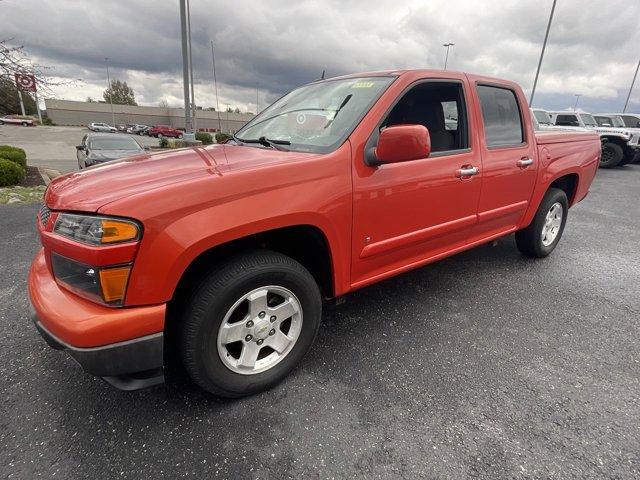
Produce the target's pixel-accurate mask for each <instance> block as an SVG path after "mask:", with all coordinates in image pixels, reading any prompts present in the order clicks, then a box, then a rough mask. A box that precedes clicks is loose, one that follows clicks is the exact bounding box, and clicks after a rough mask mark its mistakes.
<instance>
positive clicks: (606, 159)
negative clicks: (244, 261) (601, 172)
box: [600, 142, 624, 168]
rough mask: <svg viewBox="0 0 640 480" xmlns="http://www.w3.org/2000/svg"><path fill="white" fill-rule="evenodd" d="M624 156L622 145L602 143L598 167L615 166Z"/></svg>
mask: <svg viewBox="0 0 640 480" xmlns="http://www.w3.org/2000/svg"><path fill="white" fill-rule="evenodd" d="M623 157H624V151H623V150H622V147H621V146H620V145H618V144H617V143H613V142H607V143H605V144H604V145H602V156H601V157H600V168H613V167H617V166H618V165H619V164H620V162H621V161H622V159H623Z"/></svg>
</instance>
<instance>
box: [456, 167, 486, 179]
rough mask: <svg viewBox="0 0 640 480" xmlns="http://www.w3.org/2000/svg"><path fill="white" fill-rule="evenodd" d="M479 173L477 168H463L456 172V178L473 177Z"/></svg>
mask: <svg viewBox="0 0 640 480" xmlns="http://www.w3.org/2000/svg"><path fill="white" fill-rule="evenodd" d="M479 172H480V169H479V168H478V167H471V166H464V167H462V168H460V169H459V170H457V171H456V177H459V178H463V177H471V176H473V175H477V174H478V173H479Z"/></svg>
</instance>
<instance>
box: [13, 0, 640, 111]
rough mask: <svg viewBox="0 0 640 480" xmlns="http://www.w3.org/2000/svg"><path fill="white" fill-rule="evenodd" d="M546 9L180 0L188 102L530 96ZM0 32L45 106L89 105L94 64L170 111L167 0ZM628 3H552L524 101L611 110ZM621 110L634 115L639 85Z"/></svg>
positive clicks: (455, 2) (45, 1)
mask: <svg viewBox="0 0 640 480" xmlns="http://www.w3.org/2000/svg"><path fill="white" fill-rule="evenodd" d="M551 3H552V0H500V1H485V0H477V1H474V0H423V1H411V0H407V1H405V0H375V1H371V0H369V1H360V0H348V1H347V0H342V1H339V0H310V1H304V0H269V1H260V0H236V1H234V2H228V1H227V2H223V1H212V0H191V17H192V26H191V28H192V42H193V62H194V77H195V80H196V87H195V91H196V92H195V95H196V103H197V104H198V105H203V106H205V107H208V106H214V105H215V96H214V92H213V82H212V70H211V49H210V41H211V40H213V42H214V45H215V51H216V74H217V76H218V83H219V94H220V106H221V107H222V108H224V107H226V105H227V104H229V105H231V106H233V107H236V106H238V107H240V109H241V110H243V111H246V110H248V111H255V108H256V91H258V92H259V102H260V105H261V108H262V107H264V106H265V105H266V104H268V103H270V102H272V101H273V100H274V99H275V98H277V97H278V96H280V95H281V94H283V93H285V92H286V91H288V90H290V89H291V88H293V87H296V86H298V85H300V84H303V83H306V82H309V81H312V80H314V79H317V78H318V77H319V76H320V74H321V72H322V70H323V69H324V70H326V71H327V76H335V75H340V74H344V73H349V72H358V71H367V70H381V69H389V68H393V69H396V68H442V66H443V63H444V48H443V47H442V44H443V43H445V42H454V43H455V46H454V47H453V48H452V50H451V53H450V57H449V68H451V69H455V70H462V71H468V72H473V73H480V74H487V75H493V76H498V77H504V78H508V79H512V80H515V81H517V82H519V83H520V85H522V87H523V88H524V89H525V91H526V92H527V94H528V92H529V91H530V88H531V86H532V84H533V78H534V75H535V68H536V65H537V61H538V57H539V55H540V48H541V45H542V40H543V37H544V31H545V28H546V24H547V20H548V15H549V11H550V9H551ZM0 11H1V13H2V15H1V16H2V18H3V19H4V21H3V22H2V23H3V26H2V31H1V32H0V37H2V38H13V40H12V41H13V42H14V43H15V44H21V45H24V47H25V49H26V51H27V52H28V53H29V54H30V55H31V56H32V57H33V58H34V59H35V60H36V61H37V62H39V63H41V64H44V65H48V66H51V67H54V69H53V70H52V71H53V72H55V75H57V76H59V77H62V78H69V79H73V78H79V79H81V81H80V82H78V83H76V84H75V85H73V86H64V87H58V88H56V89H55V95H56V96H57V97H58V98H65V99H75V100H84V99H86V97H88V96H91V97H94V98H101V97H102V92H103V90H104V88H105V85H106V72H105V63H104V58H105V57H109V58H110V65H111V75H112V78H119V79H122V80H126V81H127V83H128V84H129V85H130V86H131V87H133V89H134V91H135V94H136V99H137V100H138V103H140V104H144V105H156V104H158V103H159V102H160V101H162V100H164V101H167V102H168V103H169V104H170V105H175V106H179V105H180V104H181V103H182V63H181V62H182V60H181V59H182V57H181V48H180V25H179V6H178V0H161V1H158V0H125V1H121V0H110V1H107V2H99V1H88V0H84V1H81V0H55V1H53V0H39V1H37V0H3V1H1V2H0ZM639 27H640V0H558V6H557V8H556V13H555V17H554V23H553V25H552V30H551V34H550V38H549V45H548V47H547V53H546V55H545V59H544V63H543V66H542V71H541V78H540V81H539V85H538V91H537V93H536V100H535V101H534V106H539V107H544V108H549V109H564V108H567V107H570V106H572V105H573V103H574V101H575V96H574V95H575V94H581V95H582V96H581V97H580V105H579V106H580V107H582V108H583V109H584V110H587V111H594V112H596V111H603V110H606V111H611V110H613V111H620V110H621V109H622V106H623V104H624V100H625V98H626V95H627V92H628V89H629V86H630V84H631V80H632V77H633V72H634V70H635V67H636V65H637V62H638V57H639V56H640V50H639V49H638V46H639V45H640V28H639ZM630 110H632V111H636V112H639V111H640V80H638V82H637V83H636V88H635V89H634V93H633V94H632V102H631V108H630Z"/></svg>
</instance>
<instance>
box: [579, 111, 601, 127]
mask: <svg viewBox="0 0 640 480" xmlns="http://www.w3.org/2000/svg"><path fill="white" fill-rule="evenodd" d="M580 118H581V119H582V123H584V124H585V126H586V127H597V126H598V123H597V122H596V119H595V118H593V115H589V114H588V113H581V114H580Z"/></svg>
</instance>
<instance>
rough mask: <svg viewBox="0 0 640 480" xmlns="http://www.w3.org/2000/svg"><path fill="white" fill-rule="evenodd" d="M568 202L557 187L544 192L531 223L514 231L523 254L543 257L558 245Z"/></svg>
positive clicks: (567, 209) (565, 218)
mask: <svg viewBox="0 0 640 480" xmlns="http://www.w3.org/2000/svg"><path fill="white" fill-rule="evenodd" d="M568 212H569V202H568V200H567V195H566V194H565V193H564V191H563V190H560V189H559V188H550V189H549V190H548V191H547V193H546V194H545V196H544V198H543V199H542V202H540V206H539V207H538V211H537V212H536V215H535V217H533V221H532V222H531V224H530V225H529V226H528V227H527V228H525V229H523V230H519V231H517V232H516V245H517V246H518V250H520V252H521V253H522V254H523V255H526V256H528V257H535V258H543V257H546V256H547V255H549V254H550V253H551V252H553V250H554V249H555V248H556V246H557V245H558V242H559V241H560V238H561V237H562V232H563V231H564V226H565V224H566V222H567V214H568Z"/></svg>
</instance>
